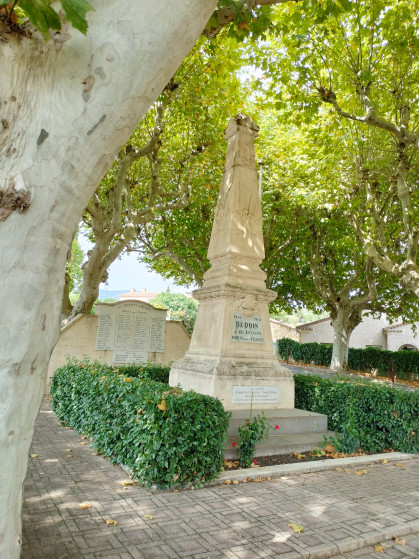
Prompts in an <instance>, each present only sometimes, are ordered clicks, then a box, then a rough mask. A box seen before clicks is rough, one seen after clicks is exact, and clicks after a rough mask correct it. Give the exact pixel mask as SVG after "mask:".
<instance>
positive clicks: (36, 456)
mask: <svg viewBox="0 0 419 559" xmlns="http://www.w3.org/2000/svg"><path fill="white" fill-rule="evenodd" d="M30 457H31V458H38V454H31V455H30Z"/></svg>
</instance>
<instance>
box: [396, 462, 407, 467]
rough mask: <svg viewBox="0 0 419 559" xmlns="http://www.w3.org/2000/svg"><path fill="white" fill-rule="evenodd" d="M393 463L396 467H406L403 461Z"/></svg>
mask: <svg viewBox="0 0 419 559" xmlns="http://www.w3.org/2000/svg"><path fill="white" fill-rule="evenodd" d="M394 465H395V466H397V467H398V468H406V466H405V465H404V464H403V462H396V463H395V464H394Z"/></svg>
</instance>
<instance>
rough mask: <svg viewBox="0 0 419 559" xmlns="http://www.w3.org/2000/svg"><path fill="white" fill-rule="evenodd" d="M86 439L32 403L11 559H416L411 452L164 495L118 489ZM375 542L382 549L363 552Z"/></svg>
mask: <svg viewBox="0 0 419 559" xmlns="http://www.w3.org/2000/svg"><path fill="white" fill-rule="evenodd" d="M86 442H87V441H86V440H85V439H83V438H82V437H81V436H80V435H78V434H77V433H75V432H74V431H72V430H70V429H66V428H64V427H62V426H61V425H60V424H59V422H58V421H57V419H56V418H55V416H54V414H53V413H52V412H51V410H50V402H49V401H44V404H43V406H42V409H41V412H40V414H39V416H38V419H37V424H36V429H35V435H34V440H33V444H32V449H31V453H33V454H37V455H38V456H37V457H36V458H33V459H30V464H29V470H28V474H27V478H26V482H25V491H24V507H23V535H24V544H23V551H22V559H59V558H60V557H61V558H62V559H97V558H102V557H103V558H108V559H153V558H157V559H166V558H168V559H178V558H185V559H189V558H190V559H206V558H208V559H259V558H277V557H281V559H294V558H295V559H297V558H308V557H310V558H312V559H314V558H321V557H336V558H340V559H341V558H342V557H347V558H348V559H355V558H358V557H360V558H361V559H365V558H366V557H380V556H382V557H392V558H393V559H398V558H400V557H419V535H418V534H419V457H417V456H413V457H412V456H411V455H409V456H407V457H406V459H403V460H400V461H399V462H391V461H389V462H388V463H387V464H383V463H375V464H366V465H365V464H354V465H352V468H350V465H348V466H345V468H342V470H336V469H332V470H330V469H329V470H326V471H324V470H319V471H314V470H313V471H308V472H304V471H300V472H299V473H292V472H287V473H283V472H280V473H278V474H273V475H274V476H275V477H273V481H272V482H270V481H267V480H265V481H262V482H248V483H243V482H239V483H237V484H229V485H226V484H222V483H220V484H218V485H212V486H208V487H205V488H203V489H199V490H194V491H193V490H181V491H179V492H174V491H159V490H149V489H145V488H142V487H138V486H132V485H128V486H126V487H124V485H123V482H124V481H125V482H129V477H128V475H127V474H126V473H125V472H124V471H123V470H121V469H120V468H118V467H116V466H112V465H111V464H110V463H109V462H108V461H107V460H106V459H104V458H103V457H101V456H97V455H96V453H95V450H94V449H92V448H90V447H89V444H83V443H86ZM396 464H401V465H399V466H396ZM299 466H302V465H301V464H299ZM309 466H310V464H309ZM362 469H366V470H367V473H365V474H361V475H356V473H355V472H356V471H360V470H362ZM258 474H259V477H263V476H264V477H266V474H265V472H264V469H262V468H260V469H259V470H258ZM82 503H87V504H89V505H91V506H90V507H89V508H80V504H82ZM150 517H152V518H150ZM109 519H113V520H115V521H117V522H118V524H117V525H107V524H106V520H109ZM292 523H295V524H298V525H302V526H304V532H302V533H296V532H294V530H293V529H292V528H291V527H290V526H289V524H292ZM395 536H399V537H403V538H404V539H405V540H406V545H405V546H401V545H397V544H395V542H394V541H393V542H392V541H391V538H393V537H395ZM385 540H389V541H387V542H386V546H387V547H386V549H385V552H383V553H378V552H376V551H375V550H374V549H373V547H371V546H373V545H375V544H378V543H381V542H383V541H385ZM368 546H369V547H368ZM361 552H362V553H363V554H362V553H361ZM357 553H359V555H356V554H357Z"/></svg>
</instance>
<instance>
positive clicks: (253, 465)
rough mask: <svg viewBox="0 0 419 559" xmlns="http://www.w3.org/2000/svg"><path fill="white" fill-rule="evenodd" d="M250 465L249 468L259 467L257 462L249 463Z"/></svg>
mask: <svg viewBox="0 0 419 559" xmlns="http://www.w3.org/2000/svg"><path fill="white" fill-rule="evenodd" d="M250 467H251V468H260V465H259V464H251V465H250Z"/></svg>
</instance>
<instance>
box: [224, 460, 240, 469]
mask: <svg viewBox="0 0 419 559" xmlns="http://www.w3.org/2000/svg"><path fill="white" fill-rule="evenodd" d="M238 464H239V463H238V462H233V461H232V460H224V468H235V467H236V466H238Z"/></svg>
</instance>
